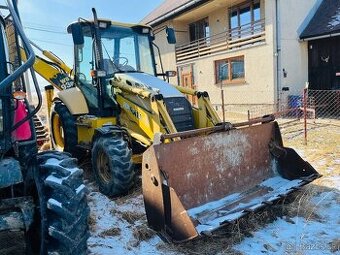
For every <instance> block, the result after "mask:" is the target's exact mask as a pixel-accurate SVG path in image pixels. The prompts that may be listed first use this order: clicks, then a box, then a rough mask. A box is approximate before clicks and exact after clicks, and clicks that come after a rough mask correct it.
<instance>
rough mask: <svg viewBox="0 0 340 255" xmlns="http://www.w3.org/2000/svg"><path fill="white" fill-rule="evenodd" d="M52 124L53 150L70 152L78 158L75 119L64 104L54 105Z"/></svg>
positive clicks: (57, 103)
mask: <svg viewBox="0 0 340 255" xmlns="http://www.w3.org/2000/svg"><path fill="white" fill-rule="evenodd" d="M50 123H51V140H52V146H53V148H54V149H56V150H58V151H65V152H69V153H71V154H72V155H73V156H74V157H76V158H78V157H79V156H80V153H79V150H77V149H76V146H77V145H78V132H77V126H76V124H75V118H74V116H73V115H72V114H71V113H70V111H69V110H68V109H67V107H66V106H65V105H64V104H63V103H62V102H55V103H54V105H53V108H52V112H51V122H50Z"/></svg>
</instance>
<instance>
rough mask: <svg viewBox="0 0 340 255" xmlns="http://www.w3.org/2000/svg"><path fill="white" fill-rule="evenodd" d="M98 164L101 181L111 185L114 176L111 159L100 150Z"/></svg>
mask: <svg viewBox="0 0 340 255" xmlns="http://www.w3.org/2000/svg"><path fill="white" fill-rule="evenodd" d="M96 164H97V169H98V175H99V177H100V179H101V180H102V181H104V182H105V183H109V182H110V181H111V180H112V174H111V170H110V163H109V158H108V156H107V155H106V153H104V151H103V150H100V151H99V152H98V159H97V162H96Z"/></svg>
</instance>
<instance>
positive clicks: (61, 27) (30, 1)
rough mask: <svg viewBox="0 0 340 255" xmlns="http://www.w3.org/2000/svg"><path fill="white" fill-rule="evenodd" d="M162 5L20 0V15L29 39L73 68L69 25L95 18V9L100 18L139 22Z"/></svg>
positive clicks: (124, 0) (136, 0) (122, 0)
mask: <svg viewBox="0 0 340 255" xmlns="http://www.w3.org/2000/svg"><path fill="white" fill-rule="evenodd" d="M161 2H163V0H142V1H141V0H111V1H109V0H96V1H90V0H19V12H20V15H21V19H22V23H23V26H24V28H25V32H26V35H27V36H28V37H29V39H31V40H32V41H34V42H35V43H36V44H38V45H39V46H40V47H41V48H43V49H46V50H50V51H52V52H53V53H55V54H56V55H57V56H59V57H60V58H61V59H62V60H64V61H65V62H66V63H67V64H68V65H70V66H72V64H73V57H72V56H73V47H72V38H71V36H70V35H69V34H67V33H66V27H67V25H68V24H70V23H71V22H73V21H75V20H77V18H78V17H83V18H88V19H92V12H91V8H92V7H95V8H96V10H97V14H98V17H101V18H107V19H111V20H116V21H121V22H129V23H138V22H139V21H140V20H141V19H143V18H144V17H145V16H146V15H147V14H148V13H149V12H150V11H152V10H153V9H155V8H156V7H157V6H158V5H159V4H160V3H161ZM39 80H40V79H39ZM40 81H41V80H40ZM43 85H45V84H43Z"/></svg>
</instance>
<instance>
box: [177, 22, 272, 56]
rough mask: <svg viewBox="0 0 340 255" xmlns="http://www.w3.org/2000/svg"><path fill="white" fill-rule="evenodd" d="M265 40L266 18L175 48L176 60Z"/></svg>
mask: <svg viewBox="0 0 340 255" xmlns="http://www.w3.org/2000/svg"><path fill="white" fill-rule="evenodd" d="M264 40H265V19H261V20H257V21H255V22H251V23H247V24H244V25H242V26H240V27H236V28H233V29H229V30H228V31H224V32H221V33H218V34H214V35H212V36H209V37H205V38H201V39H198V40H196V41H193V42H190V43H186V44H182V45H180V46H177V47H176V48H175V53H176V62H181V61H187V60H191V59H195V58H198V57H202V56H206V55H210V54H213V53H217V52H221V51H226V50H230V49H232V48H235V47H241V46H244V45H247V44H253V43H257V42H261V41H264Z"/></svg>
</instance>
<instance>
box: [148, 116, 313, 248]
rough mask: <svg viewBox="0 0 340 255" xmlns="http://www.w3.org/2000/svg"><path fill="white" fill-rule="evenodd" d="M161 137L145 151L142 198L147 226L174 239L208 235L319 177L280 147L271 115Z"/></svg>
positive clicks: (276, 129) (293, 152)
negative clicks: (264, 117) (250, 120)
mask: <svg viewBox="0 0 340 255" xmlns="http://www.w3.org/2000/svg"><path fill="white" fill-rule="evenodd" d="M175 137H180V138H181V139H180V140H178V138H177V139H176V140H173V141H170V142H167V141H169V140H171V139H174V138H175ZM161 138H162V139H160V140H161V142H158V143H157V142H155V143H154V144H153V145H152V146H151V147H150V148H149V149H148V150H147V151H146V152H145V153H144V154H143V170H142V175H143V177H142V183H143V196H144V202H145V209H146V215H147V220H148V224H149V226H150V227H151V228H152V229H154V230H155V231H157V232H158V233H159V234H160V235H161V236H162V237H163V238H164V239H166V240H167V241H171V242H184V241H188V240H191V239H193V238H195V237H197V236H199V235H201V234H207V233H211V232H213V231H215V230H216V229H218V228H220V227H222V226H223V225H225V224H227V223H230V222H234V221H235V220H236V219H238V218H241V217H243V216H245V215H246V214H248V213H249V212H254V211H257V210H258V209H260V208H262V207H264V206H266V205H270V204H272V203H273V202H274V201H276V200H279V199H280V198H282V197H285V196H287V195H288V194H289V193H291V192H292V191H294V190H296V189H298V188H299V187H301V186H303V185H305V184H307V183H309V182H311V181H313V180H314V179H316V178H318V177H319V174H318V173H317V171H316V170H315V169H314V168H313V167H312V166H311V165H310V164H309V163H308V162H306V161H304V160H303V159H302V158H301V157H300V156H299V155H298V154H297V153H296V152H295V151H294V150H293V149H291V148H285V147H283V144H282V138H281V133H280V130H279V127H278V124H277V122H276V121H273V120H272V119H271V118H269V119H268V118H266V119H259V120H255V121H252V122H245V123H240V124H234V125H232V124H230V123H225V124H223V125H221V126H217V127H213V128H206V129H204V130H194V131H186V132H181V133H177V134H170V135H162V136H161ZM162 141H163V142H162ZM164 141H165V142H164Z"/></svg>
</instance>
